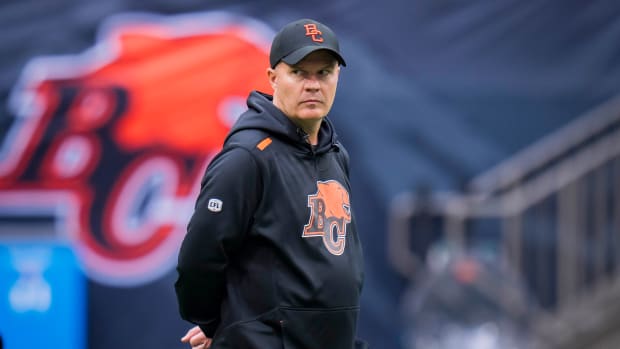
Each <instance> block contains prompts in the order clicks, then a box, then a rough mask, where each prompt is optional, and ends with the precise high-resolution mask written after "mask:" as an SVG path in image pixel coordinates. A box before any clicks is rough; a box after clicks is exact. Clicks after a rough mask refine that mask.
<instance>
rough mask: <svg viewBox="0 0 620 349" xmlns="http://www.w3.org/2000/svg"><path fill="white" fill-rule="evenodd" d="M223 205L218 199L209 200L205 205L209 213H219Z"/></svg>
mask: <svg viewBox="0 0 620 349" xmlns="http://www.w3.org/2000/svg"><path fill="white" fill-rule="evenodd" d="M223 204H224V203H223V202H222V200H220V199H209V203H207V208H208V209H209V211H211V212H220V211H221V210H222V205H223Z"/></svg>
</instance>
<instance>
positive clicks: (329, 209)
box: [302, 180, 351, 256]
mask: <svg viewBox="0 0 620 349" xmlns="http://www.w3.org/2000/svg"><path fill="white" fill-rule="evenodd" d="M316 185H317V191H316V193H315V194H311V195H308V207H310V219H309V220H308V224H306V225H305V226H304V231H303V234H302V237H304V238H308V237H321V238H322V239H323V244H324V245H325V248H327V250H328V251H329V253H331V254H333V255H336V256H339V255H341V254H342V253H343V252H344V248H345V244H346V237H347V224H349V223H351V203H350V202H349V192H348V191H347V190H346V189H345V187H344V186H343V185H342V184H340V182H338V181H335V180H328V181H324V182H323V181H318V182H317V183H316Z"/></svg>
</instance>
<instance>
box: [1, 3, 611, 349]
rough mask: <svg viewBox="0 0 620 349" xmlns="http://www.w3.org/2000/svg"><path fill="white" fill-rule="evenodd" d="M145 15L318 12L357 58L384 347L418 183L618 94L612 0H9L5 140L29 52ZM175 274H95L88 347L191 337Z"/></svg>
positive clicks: (349, 124)
mask: <svg viewBox="0 0 620 349" xmlns="http://www.w3.org/2000/svg"><path fill="white" fill-rule="evenodd" d="M133 11H140V12H152V13H158V14H164V15H173V14H180V13H188V12H200V13H210V12H212V11H225V12H226V13H229V14H233V15H236V16H240V17H243V18H250V19H252V20H255V21H258V22H259V23H262V24H264V25H265V26H266V27H267V28H270V29H271V30H272V31H275V30H277V28H279V27H280V26H282V25H283V24H285V23H287V22H289V21H291V20H294V19H297V18H301V17H311V18H315V19H317V20H320V21H322V22H324V23H327V24H328V25H329V26H330V27H332V29H334V31H335V32H336V33H338V35H339V37H340V41H341V45H342V49H343V52H344V55H345V57H346V59H347V63H348V64H347V67H346V68H344V69H343V70H342V73H341V78H340V79H341V80H340V88H339V90H338V96H337V100H336V104H335V106H334V109H333V110H332V113H331V114H332V119H333V120H334V122H335V124H336V127H337V129H338V133H339V135H340V136H341V137H342V139H343V141H344V143H345V145H346V146H347V148H348V149H349V152H350V154H351V159H352V181H353V186H354V189H355V193H354V195H353V197H352V200H353V205H354V208H355V210H356V212H357V219H358V227H359V228H360V234H361V238H362V240H363V242H364V245H365V252H366V284H365V288H364V293H363V300H362V313H361V318H360V328H359V331H360V336H362V337H364V338H366V339H367V340H368V341H369V342H370V343H371V345H372V346H373V347H375V348H387V349H389V348H394V349H396V348H399V347H400V342H401V335H402V332H401V329H402V327H403V324H402V322H401V319H400V317H399V316H398V315H395V314H399V300H400V297H401V293H402V291H403V289H404V287H405V285H406V282H405V280H403V279H401V278H400V277H399V276H397V274H396V273H395V272H394V271H392V270H391V268H390V267H389V265H388V262H387V258H386V248H385V240H386V233H385V232H386V226H387V218H386V217H387V207H388V205H389V202H390V200H391V199H392V198H393V197H394V195H396V194H398V193H400V192H402V191H407V190H413V189H414V188H416V187H417V186H419V185H421V184H424V185H427V186H430V188H432V189H433V190H447V191H459V190H461V189H462V188H463V185H464V184H465V183H466V182H467V180H469V179H471V178H472V177H473V176H475V175H476V174H479V173H481V172H483V171H484V170H486V169H488V168H490V167H491V166H493V165H495V164H497V163H498V162H499V161H501V160H504V159H506V158H508V157H510V156H511V155H513V154H514V153H515V152H517V151H518V150H520V149H522V148H523V147H525V146H527V145H528V144H531V143H532V142H534V141H536V140H538V139H540V138H541V137H543V136H545V135H546V134H549V133H550V132H552V131H553V130H556V129H558V128H559V127H561V126H562V125H565V124H566V123H567V122H569V121H571V120H572V119H574V118H576V117H578V116H580V115H581V114H582V113H584V112H586V111H588V110H589V109H591V108H593V107H595V106H596V105H598V104H600V103H602V102H604V101H605V100H607V99H609V98H611V97H612V96H614V95H616V94H618V92H620V45H618V43H619V42H620V5H618V4H617V2H614V1H603V0H594V1H588V2H583V1H530V2H523V1H516V0H501V1H495V2H492V3H489V2H475V1H474V2H463V1H450V0H448V1H404V0H402V1H401V0H387V1H381V2H370V1H367V2H366V1H364V2H361V1H354V0H342V1H336V2H333V1H313V2H307V3H303V2H302V3H299V4H292V3H290V2H285V1H276V0H271V1H269V0H264V1H251V2H249V1H208V2H203V1H190V0H184V1H174V2H170V1H147V2H144V1H131V0H114V1H76V0H49V1H44V2H40V1H32V0H27V1H5V2H3V3H2V4H0V44H1V47H2V48H3V49H2V55H1V56H0V98H2V100H3V102H4V103H3V104H4V106H3V109H2V110H1V111H0V113H1V114H0V135H2V136H3V137H4V139H6V137H8V136H7V133H8V130H10V128H11V127H12V125H13V124H14V122H15V117H14V112H13V111H12V110H11V109H10V108H9V107H7V105H8V99H9V95H10V93H11V90H12V89H13V88H14V87H15V86H16V84H17V82H18V80H19V77H20V75H21V74H22V73H23V69H24V67H25V66H26V63H27V62H28V61H29V60H30V59H32V58H34V57H37V56H50V55H67V54H78V53H80V52H84V51H85V50H87V49H88V48H90V47H92V46H93V45H94V44H95V42H96V40H97V39H96V33H97V31H98V30H99V28H100V25H101V24H102V22H103V21H104V19H106V18H108V17H109V16H111V15H114V14H118V13H125V12H133ZM5 183H8V182H5ZM11 189H12V188H10V187H8V185H5V186H4V187H3V189H2V190H5V192H8V191H10V190H11ZM2 205H3V206H7V207H8V206H10V205H8V204H7V203H6V202H4V203H2ZM3 212H4V215H3V216H2V217H0V222H4V225H1V227H0V229H3V232H2V234H0V235H1V236H0V238H1V237H2V236H8V235H10V236H11V237H14V235H16V234H18V235H20V236H22V237H26V238H29V239H36V238H37V237H36V236H35V234H34V233H32V232H33V231H38V230H37V229H35V228H36V227H35V228H32V229H29V224H28V222H23V221H20V222H19V226H20V229H19V233H15V232H16V231H17V230H10V229H9V228H7V227H8V226H9V223H11V224H14V223H15V221H16V220H15V216H16V215H11V214H8V213H6V212H9V211H7V210H5V211H3ZM7 222H8V223H7ZM6 241H8V240H6ZM7 244H8V242H7ZM175 275H176V274H175V273H174V272H173V271H172V270H169V271H168V272H165V273H163V274H162V275H161V276H160V277H157V278H155V279H153V280H151V281H149V282H146V283H142V284H137V285H132V286H129V287H126V286H118V285H109V284H104V283H101V282H98V281H95V280H90V281H89V282H88V286H87V294H88V297H87V299H88V303H87V305H86V314H87V319H88V325H87V328H88V330H87V340H88V347H89V348H94V349H96V348H136V347H147V348H183V347H186V346H185V345H183V344H181V343H180V342H179V337H180V336H181V335H182V334H183V333H184V332H185V330H186V329H187V328H188V327H189V325H188V324H187V323H184V322H183V321H181V320H180V319H179V316H178V314H177V310H176V303H175V298H174V293H173V288H172V285H173V282H174V280H175ZM3 277H4V276H3ZM33 330H34V331H35V333H36V331H37V329H33ZM0 332H6V329H2V328H0ZM3 335H4V336H5V337H8V336H10V335H11V334H10V333H3Z"/></svg>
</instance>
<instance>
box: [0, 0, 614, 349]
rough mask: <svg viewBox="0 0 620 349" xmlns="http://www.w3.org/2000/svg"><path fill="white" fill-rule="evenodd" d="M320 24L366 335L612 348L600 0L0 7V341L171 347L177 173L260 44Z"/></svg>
mask: <svg viewBox="0 0 620 349" xmlns="http://www.w3.org/2000/svg"><path fill="white" fill-rule="evenodd" d="M302 17H311V18H316V19H318V20H320V21H323V22H325V23H328V24H329V25H330V26H331V27H332V28H333V29H334V30H335V31H336V32H337V33H338V34H339V37H340V41H341V44H342V48H343V52H344V54H345V57H346V58H347V63H348V66H347V67H346V68H345V69H343V71H342V74H341V80H340V88H339V91H338V98H337V101H336V104H335V106H334V109H333V111H332V113H331V114H332V119H333V120H334V122H335V123H336V126H337V128H338V131H339V134H340V136H341V138H342V139H343V141H344V143H345V144H346V146H347V147H348V149H349V151H350V154H351V158H352V166H353V171H352V182H353V186H354V188H355V193H354V196H352V202H353V207H354V208H355V213H356V218H357V220H358V226H359V228H360V234H361V238H362V240H363V242H364V245H365V258H366V266H365V269H366V284H365V288H364V292H363V299H362V313H361V317H360V327H359V335H360V336H361V337H363V338H365V339H367V340H368V341H369V342H370V344H371V346H372V347H373V348H379V349H411V348H416V349H417V348H476V349H485V348H489V349H491V348H562V349H573V348H574V349H577V348H618V347H620V306H619V304H620V302H619V301H618V300H619V299H618V298H620V289H619V288H620V285H619V278H618V276H619V275H620V99H619V98H618V97H617V96H618V95H619V94H620V45H619V43H620V5H618V3H616V2H614V1H603V0H593V1H588V2H584V1H574V0H571V1H551V0H549V1H533V2H523V1H516V0H500V1H495V2H463V1H450V0H444V1H417V0H416V1H404V0H386V1H381V2H360V1H354V0H341V1H335V2H332V1H312V2H299V3H295V4H292V3H290V2H285V1H278V0H256V1H235V0H229V1H195V0H180V1H161V0H156V1H133V0H110V1H94V0H88V1H77V0H47V1H33V0H20V1H16V0H6V1H3V2H2V3H0V28H1V30H0V46H1V47H2V55H0V62H1V64H0V98H1V101H2V107H1V108H0V334H1V335H2V339H3V342H4V347H5V348H9V349H13V348H35V347H40V346H42V345H43V346H45V347H48V348H66V349H73V348H75V349H81V348H92V349H99V348H119V349H122V348H137V347H140V348H153V349H155V348H168V349H169V348H186V345H183V344H182V343H180V342H179V338H180V336H181V335H182V334H183V333H184V332H185V331H186V330H187V328H189V324H187V323H185V322H183V321H181V320H180V318H179V316H178V313H177V310H176V302H175V297H174V293H173V286H172V285H173V282H174V280H175V272H174V270H173V266H174V262H175V258H176V251H177V248H178V245H179V242H180V240H181V239H182V237H183V233H184V228H185V223H186V221H187V218H188V215H189V214H191V210H192V205H193V199H194V196H195V194H196V189H197V188H198V187H197V181H199V179H200V176H201V174H202V171H203V169H204V167H205V165H206V163H207V162H208V160H209V159H210V157H211V156H212V155H213V153H214V152H215V151H217V149H218V145H219V144H220V142H221V140H222V139H223V137H224V135H225V134H226V131H227V129H228V127H229V126H230V124H231V122H233V121H234V117H235V116H236V115H237V114H238V112H239V111H240V110H242V108H243V107H244V106H243V101H244V99H245V96H246V95H247V93H248V92H249V90H250V89H252V88H259V89H263V90H267V88H268V86H267V85H266V83H265V81H264V69H265V67H266V65H267V55H268V51H267V50H268V47H269V43H270V40H271V38H272V36H273V34H274V31H275V30H276V29H277V28H279V27H280V26H282V25H283V24H285V23H287V22H289V21H291V20H294V19H297V18H302Z"/></svg>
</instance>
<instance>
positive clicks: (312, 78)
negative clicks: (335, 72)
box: [304, 75, 321, 90]
mask: <svg viewBox="0 0 620 349" xmlns="http://www.w3.org/2000/svg"><path fill="white" fill-rule="evenodd" d="M304 87H305V88H306V89H307V90H318V89H319V88H320V87H321V84H320V83H319V78H318V77H317V76H316V75H309V76H308V77H307V78H306V81H305V86H304Z"/></svg>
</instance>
